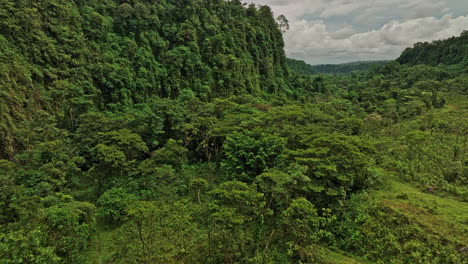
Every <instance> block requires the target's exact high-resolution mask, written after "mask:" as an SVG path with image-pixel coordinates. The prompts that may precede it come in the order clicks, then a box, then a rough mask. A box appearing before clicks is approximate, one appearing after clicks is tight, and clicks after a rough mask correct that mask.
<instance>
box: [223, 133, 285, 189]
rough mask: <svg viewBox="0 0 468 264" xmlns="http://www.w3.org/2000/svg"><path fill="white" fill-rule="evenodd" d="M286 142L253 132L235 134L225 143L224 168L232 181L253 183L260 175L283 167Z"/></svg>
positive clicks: (272, 136) (275, 137)
mask: <svg viewBox="0 0 468 264" xmlns="http://www.w3.org/2000/svg"><path fill="white" fill-rule="evenodd" d="M285 143H286V142H285V140H284V139H282V138H280V137H277V136H274V135H268V134H265V133H261V132H259V131H253V132H249V133H234V134H232V135H230V136H229V137H228V138H227V139H226V141H225V142H224V145H223V149H224V153H225V155H226V159H225V160H224V161H223V163H222V166H223V167H224V168H225V169H226V172H227V173H228V175H229V177H230V178H231V179H237V180H240V181H245V182H252V181H253V179H254V178H255V176H257V175H259V174H260V173H262V172H264V171H265V170H268V169H269V168H273V167H275V166H278V165H281V162H282V152H283V150H284V146H285Z"/></svg>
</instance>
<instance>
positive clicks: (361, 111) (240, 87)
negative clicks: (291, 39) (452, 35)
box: [0, 0, 468, 264]
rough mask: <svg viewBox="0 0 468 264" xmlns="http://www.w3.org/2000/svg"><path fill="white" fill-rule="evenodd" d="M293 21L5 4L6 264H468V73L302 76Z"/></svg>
mask: <svg viewBox="0 0 468 264" xmlns="http://www.w3.org/2000/svg"><path fill="white" fill-rule="evenodd" d="M286 21H287V20H286V19H285V18H284V17H280V20H276V19H275V18H274V17H273V14H272V12H271V10H270V8H269V7H266V6H255V5H245V4H242V3H241V2H240V1H222V0H209V1H201V0H195V1H187V0H160V1H148V0H134V1H129V0H120V1H117V0H103V1H95V0H74V1H65V0H43V1H29V0H15V1H13V0H0V24H1V26H0V75H1V78H0V95H1V96H0V263H2V264H3V263H5V264H18V263H28V264H75V263H79V264H82V263H83V264H102V263H109V264H110V263H112V264H114V263H145V264H150V263H151V264H152V263H164V264H166V263H187V264H188V263H193V264H195V263H208V264H209V263H212V264H218V263H255V264H266V263H284V264H287V263H323V264H327V263H329V264H330V263H333V264H340V263H343V264H344V263H363V264H366V263H379V264H380V263H395V264H400V263H401V264H403V263H434V264H436V263H454V264H463V263H466V262H467V261H468V255H467V254H466V246H467V245H468V239H467V238H468V223H467V221H466V216H467V215H468V203H467V202H468V187H467V186H468V126H467V124H468V77H467V76H468V75H467V74H466V73H467V68H466V65H465V64H463V63H462V62H460V63H455V62H454V63H450V64H451V65H444V64H439V63H437V64H432V63H428V64H421V63H423V62H415V63H411V62H403V61H400V62H399V61H392V62H388V63H385V65H382V66H380V67H376V68H373V69H371V70H367V71H353V72H352V73H350V74H340V75H331V74H321V75H313V74H310V72H307V71H308V66H306V65H304V64H305V63H304V64H302V63H301V62H300V61H295V62H296V63H297V65H299V68H301V67H302V68H303V69H305V70H303V71H299V70H297V68H294V67H292V66H291V64H289V66H288V65H287V63H286V58H285V55H284V50H283V48H284V43H283V38H282V34H281V31H282V29H283V28H282V27H283V26H285V25H284V23H285V22H286ZM462 36H464V35H462ZM446 41H453V39H450V40H445V41H441V42H440V45H445V44H444V43H446ZM447 45H448V44H447ZM451 45H452V46H453V49H455V50H464V51H466V46H464V45H465V43H463V42H454V43H453V44H451ZM463 47H465V48H463ZM418 52H421V54H422V53H424V52H425V51H423V50H420V51H418ZM405 53H406V54H408V51H406V52H405ZM405 53H404V54H403V55H402V57H403V56H404V55H405ZM289 62H291V61H289ZM293 62H294V61H293ZM413 64H414V65H413ZM297 71H299V72H297Z"/></svg>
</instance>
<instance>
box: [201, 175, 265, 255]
mask: <svg viewBox="0 0 468 264" xmlns="http://www.w3.org/2000/svg"><path fill="white" fill-rule="evenodd" d="M210 195H211V196H212V201H213V202H211V203H210V204H209V208H210V212H211V215H210V220H209V221H210V224H211V225H213V227H214V228H215V230H216V233H215V234H213V237H212V241H211V242H212V243H213V245H211V247H214V246H216V252H215V254H214V256H213V257H214V259H213V262H214V263H219V262H228V263H230V262H234V261H243V260H244V261H245V260H246V258H248V257H249V255H250V254H251V253H252V252H253V249H255V248H257V247H258V246H259V245H260V243H262V242H263V241H261V237H262V236H263V234H262V229H263V223H262V222H263V221H262V219H263V218H264V217H265V216H266V215H268V214H270V213H271V212H270V210H268V209H266V208H265V202H264V201H263V194H262V193H259V192H257V191H256V190H255V189H254V188H253V187H252V186H249V185H248V184H246V183H243V182H239V181H228V182H225V183H223V184H221V185H220V186H219V187H218V188H216V189H214V190H212V191H211V192H210Z"/></svg>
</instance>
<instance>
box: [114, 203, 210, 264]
mask: <svg viewBox="0 0 468 264" xmlns="http://www.w3.org/2000/svg"><path fill="white" fill-rule="evenodd" d="M127 214H128V217H129V219H130V220H131V221H130V222H128V223H127V224H125V225H124V226H123V227H122V230H121V231H120V234H119V235H120V237H119V240H120V241H119V242H121V243H122V244H121V247H120V252H119V253H118V254H119V257H120V258H119V259H120V260H119V262H118V263H127V262H131V263H181V262H182V263H199V261H200V255H199V254H200V252H198V251H197V248H199V247H201V246H202V244H199V243H203V240H200V239H201V237H200V238H199V237H197V235H198V234H197V226H196V224H195V223H194V222H193V220H192V215H191V212H190V209H189V205H187V204H182V203H179V202H177V203H175V204H173V205H171V206H169V205H164V206H157V205H156V204H154V203H151V202H136V203H133V204H132V205H131V206H130V207H128V209H127Z"/></svg>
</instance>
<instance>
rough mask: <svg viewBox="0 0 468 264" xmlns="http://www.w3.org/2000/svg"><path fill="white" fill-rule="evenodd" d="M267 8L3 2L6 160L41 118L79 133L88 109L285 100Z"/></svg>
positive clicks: (0, 31)
mask: <svg viewBox="0 0 468 264" xmlns="http://www.w3.org/2000/svg"><path fill="white" fill-rule="evenodd" d="M283 46H284V44H283V39H282V36H281V32H280V30H279V29H278V26H277V24H276V22H275V20H274V18H273V17H272V12H271V10H270V8H269V7H267V6H262V7H259V8H257V7H255V6H254V5H251V6H248V7H245V6H243V5H242V4H241V3H240V1H229V2H226V1H222V0H210V1H200V0H198V1H175V0H174V1H171V0H167V1H166V0H163V1H148V0H139V1H130V0H129V1H117V0H105V1H87V0H80V1H79V0H76V1H65V0H45V1H27V0H2V1H0V75H1V78H0V82H1V83H0V84H1V87H2V90H1V92H2V96H1V97H0V106H1V107H2V108H1V110H2V111H1V118H2V122H0V123H1V124H2V127H0V139H1V140H0V141H1V142H2V144H1V146H0V157H7V156H11V155H12V154H13V153H14V152H15V149H17V148H18V146H17V144H16V143H15V141H14V139H13V138H12V134H13V133H14V131H15V127H16V125H15V123H19V122H20V121H23V120H27V119H28V116H30V115H31V113H32V112H34V111H36V110H38V109H43V110H46V111H48V112H50V113H52V114H54V115H55V114H56V115H57V116H58V117H59V119H60V120H59V122H61V126H63V127H69V128H72V127H74V126H75V123H76V119H77V117H78V116H79V115H80V114H81V113H84V112H86V111H88V110H89V109H93V108H97V109H101V110H102V109H111V108H113V107H115V104H119V105H127V106H128V105H132V104H135V103H142V102H145V101H147V99H148V98H149V97H151V96H161V97H169V98H176V97H177V96H178V95H179V94H180V92H181V91H182V90H183V89H191V90H192V91H193V92H194V93H195V95H196V96H197V97H199V98H201V99H203V100H209V99H211V98H214V97H220V96H228V95H234V94H243V93H250V94H257V95H259V94H260V93H262V92H268V93H283V94H284V93H286V92H287V91H288V90H287V89H285V88H286V82H285V81H284V78H285V77H286V76H287V70H286V66H285V56H284V51H283Z"/></svg>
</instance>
